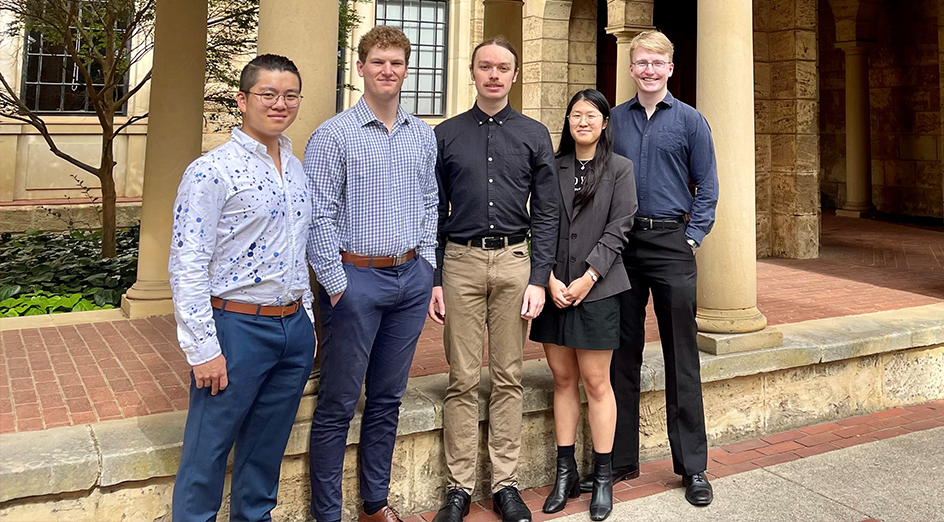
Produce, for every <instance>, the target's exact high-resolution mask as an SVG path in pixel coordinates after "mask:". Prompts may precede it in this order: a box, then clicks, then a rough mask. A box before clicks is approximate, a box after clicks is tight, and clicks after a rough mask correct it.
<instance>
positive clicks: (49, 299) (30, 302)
mask: <svg viewBox="0 0 944 522" xmlns="http://www.w3.org/2000/svg"><path fill="white" fill-rule="evenodd" d="M114 307H115V305H113V304H110V303H109V304H104V305H99V304H97V303H96V301H95V300H94V298H92V299H91V300H90V299H89V298H88V297H85V296H84V295H83V294H80V293H79V294H70V295H55V294H51V293H49V292H36V293H33V294H23V295H21V296H18V297H10V298H7V299H4V300H3V301H0V317H24V316H28V315H46V314H61V313H64V312H86V311H89V310H109V309H111V308H114Z"/></svg>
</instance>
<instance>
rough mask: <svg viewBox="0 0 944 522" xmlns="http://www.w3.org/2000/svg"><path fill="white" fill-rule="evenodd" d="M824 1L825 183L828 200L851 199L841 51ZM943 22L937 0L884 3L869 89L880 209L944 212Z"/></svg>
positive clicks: (926, 213)
mask: <svg viewBox="0 0 944 522" xmlns="http://www.w3.org/2000/svg"><path fill="white" fill-rule="evenodd" d="M821 6H825V8H821V10H820V17H819V22H820V23H819V27H820V34H819V45H820V49H821V51H820V62H821V67H820V82H819V83H820V90H821V100H822V112H821V126H820V131H821V135H822V142H821V146H820V154H821V163H822V170H821V173H822V182H821V190H822V194H823V199H824V204H825V205H828V206H832V207H838V206H841V205H843V204H844V203H845V200H846V193H845V184H846V183H845V181H846V168H845V167H846V166H845V161H846V158H845V148H846V147H845V123H844V122H845V90H844V89H845V75H844V55H843V53H842V51H840V50H838V49H836V48H835V42H836V36H835V31H836V30H835V27H836V26H835V21H834V19H833V14H832V12H831V11H830V10H829V8H828V5H826V2H825V0H821ZM938 23H939V22H938V0H914V1H912V2H892V1H888V0H886V1H885V2H883V3H882V4H881V12H880V14H879V16H878V24H877V29H878V32H877V36H878V40H877V42H876V43H875V45H874V47H873V48H872V50H871V51H870V54H869V62H870V64H869V65H870V67H869V95H870V99H871V134H872V143H871V145H872V165H871V167H872V201H873V203H874V204H875V207H876V209H878V210H879V211H882V212H888V213H893V214H906V215H912V216H931V217H942V216H944V196H942V179H944V171H942V158H941V156H940V150H941V145H942V144H941V82H940V80H941V75H940V71H939V64H940V63H941V60H940V55H939V45H938V39H939V36H938Z"/></svg>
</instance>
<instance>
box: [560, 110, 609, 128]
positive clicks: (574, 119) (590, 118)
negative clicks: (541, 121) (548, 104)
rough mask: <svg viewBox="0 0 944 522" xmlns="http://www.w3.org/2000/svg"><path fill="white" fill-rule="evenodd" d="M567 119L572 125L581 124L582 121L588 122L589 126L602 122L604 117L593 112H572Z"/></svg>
mask: <svg viewBox="0 0 944 522" xmlns="http://www.w3.org/2000/svg"><path fill="white" fill-rule="evenodd" d="M567 118H568V119H569V120H570V122H571V123H580V122H581V121H583V120H586V121H587V124H588V125H593V124H594V123H596V122H598V121H600V120H601V119H602V118H603V115H602V114H598V113H595V112H591V113H590V114H580V113H577V112H572V113H570V114H569V115H568V116H567Z"/></svg>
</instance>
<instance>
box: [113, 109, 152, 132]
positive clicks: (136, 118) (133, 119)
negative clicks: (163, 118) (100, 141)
mask: <svg viewBox="0 0 944 522" xmlns="http://www.w3.org/2000/svg"><path fill="white" fill-rule="evenodd" d="M147 117H148V113H144V114H141V115H138V116H132V117H130V118H128V121H126V122H124V123H122V124H121V125H120V126H119V127H118V128H117V129H115V136H117V135H119V134H121V131H123V130H125V129H127V128H128V127H130V126H132V125H134V124H135V123H137V122H139V121H141V120H143V119H146V118H147Z"/></svg>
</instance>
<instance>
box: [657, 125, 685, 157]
mask: <svg viewBox="0 0 944 522" xmlns="http://www.w3.org/2000/svg"><path fill="white" fill-rule="evenodd" d="M687 141H688V140H687V139H686V138H685V135H683V134H682V133H680V132H677V131H667V130H664V131H660V132H659V141H658V143H657V146H658V147H659V150H661V151H664V152H668V153H670V154H676V153H678V152H680V151H682V150H683V149H684V148H685V145H686V144H687Z"/></svg>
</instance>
